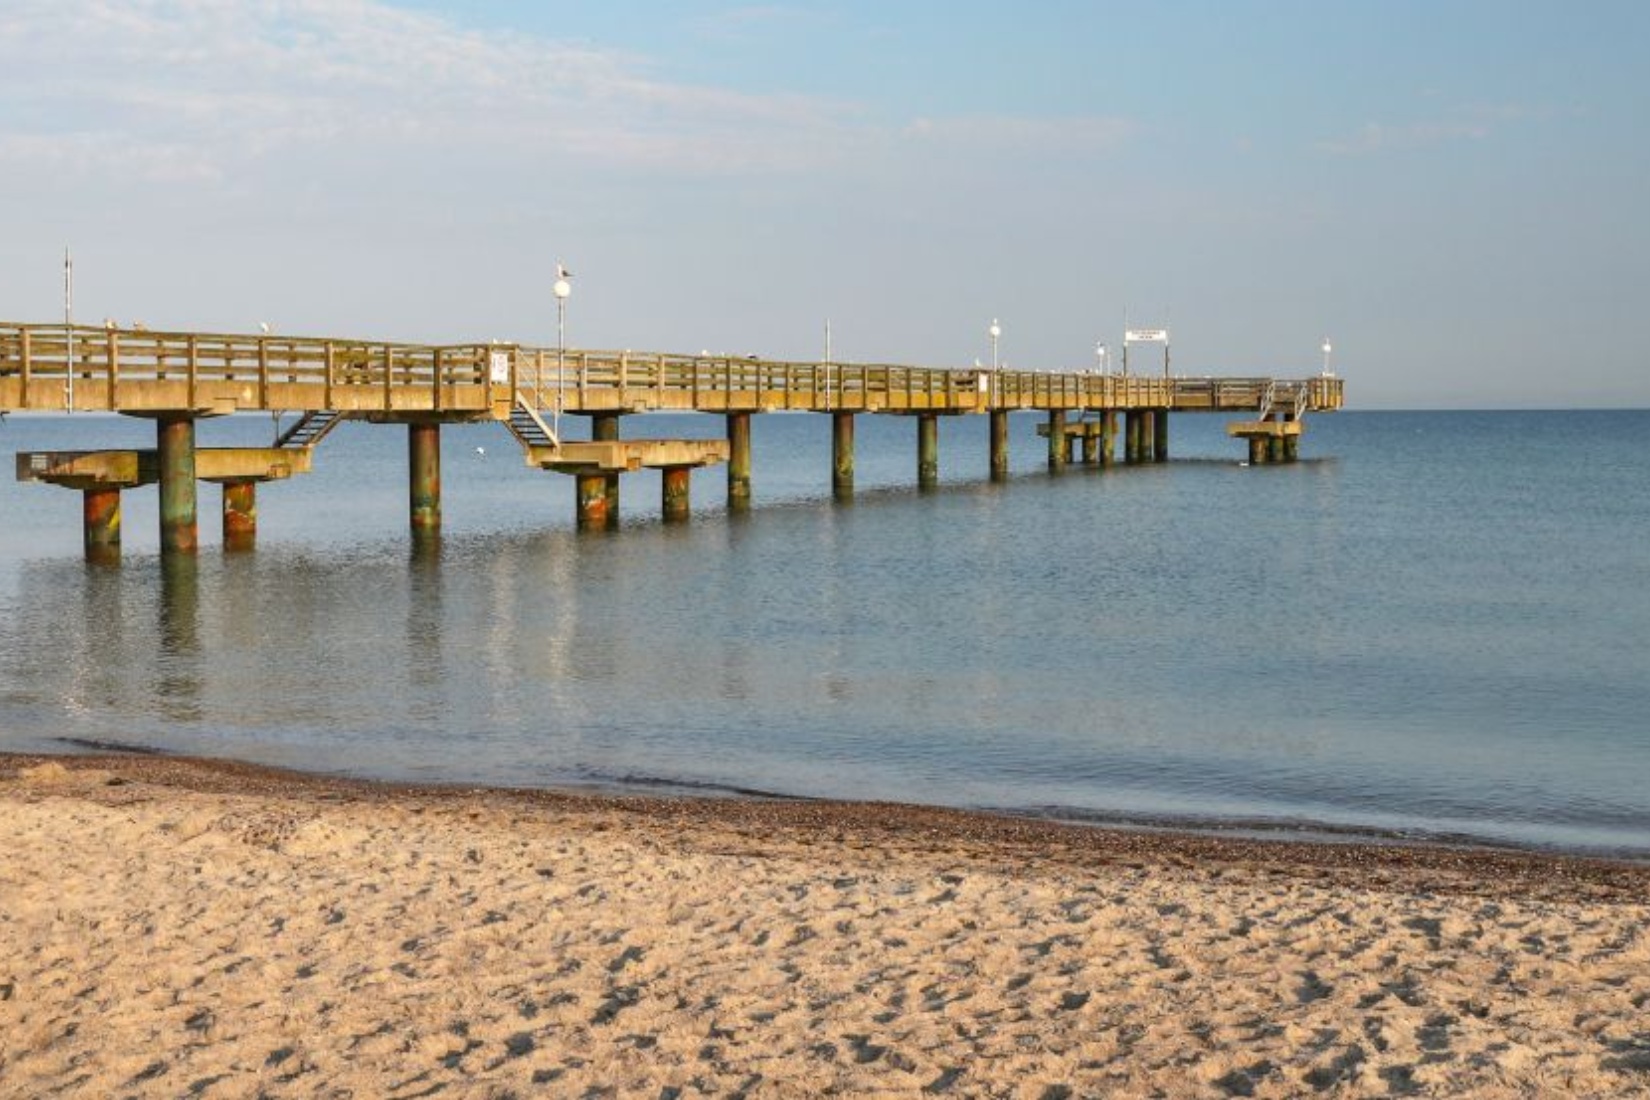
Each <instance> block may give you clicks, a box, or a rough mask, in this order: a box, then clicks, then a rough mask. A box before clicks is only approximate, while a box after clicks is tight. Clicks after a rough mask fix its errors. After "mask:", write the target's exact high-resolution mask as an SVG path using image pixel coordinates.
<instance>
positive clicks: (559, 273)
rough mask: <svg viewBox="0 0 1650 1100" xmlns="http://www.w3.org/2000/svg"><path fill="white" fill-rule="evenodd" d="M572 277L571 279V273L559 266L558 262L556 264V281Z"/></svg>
mask: <svg viewBox="0 0 1650 1100" xmlns="http://www.w3.org/2000/svg"><path fill="white" fill-rule="evenodd" d="M572 277H573V273H572V272H571V271H569V270H567V269H566V268H565V267H563V266H561V263H560V262H559V261H558V262H557V264H556V278H558V279H571V278H572Z"/></svg>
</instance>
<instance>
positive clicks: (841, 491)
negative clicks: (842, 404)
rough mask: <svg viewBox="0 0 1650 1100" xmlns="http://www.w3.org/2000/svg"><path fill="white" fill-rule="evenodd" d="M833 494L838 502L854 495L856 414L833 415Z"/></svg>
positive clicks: (836, 413) (838, 413)
mask: <svg viewBox="0 0 1650 1100" xmlns="http://www.w3.org/2000/svg"><path fill="white" fill-rule="evenodd" d="M831 492H832V494H833V495H835V496H836V498H837V499H838V500H846V499H848V498H849V497H851V496H853V495H854V414H853V413H850V412H835V413H832V414H831Z"/></svg>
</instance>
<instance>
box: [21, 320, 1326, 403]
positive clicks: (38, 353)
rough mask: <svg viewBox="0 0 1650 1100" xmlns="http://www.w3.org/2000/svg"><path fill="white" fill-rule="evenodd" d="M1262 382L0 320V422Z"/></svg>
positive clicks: (1112, 399)
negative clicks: (24, 417)
mask: <svg viewBox="0 0 1650 1100" xmlns="http://www.w3.org/2000/svg"><path fill="white" fill-rule="evenodd" d="M1272 381H1273V380H1272V379H1268V378H1153V377H1145V376H1139V375H1115V374H1097V373H1093V372H1086V371H1070V372H1043V371H1008V370H1004V371H989V370H980V369H972V370H956V369H947V368H927V367H913V366H903V365H897V364H867V363H829V364H827V363H799V362H786V361H782V360H768V359H755V358H740V357H734V356H704V355H700V356H693V355H674V354H668V353H654V352H647V353H643V352H629V351H617V352H615V351H590V350H582V349H568V350H565V351H558V350H557V349H554V348H531V347H522V346H519V345H514V344H453V345H428V344H397V343H387V342H364V341H352V340H335V339H325V338H314V337H298V336H277V335H229V334H215V333H193V332H150V331H147V330H141V329H104V328H94V327H90V326H74V327H66V326H63V325H19V324H0V411H3V410H7V409H18V408H36V409H54V408H57V409H61V408H86V409H91V408H96V409H126V410H134V409H142V410H146V411H153V410H157V409H167V408H170V409H176V410H180V411H181V410H189V409H219V410H221V411H233V410H235V409H266V410H267V409H311V408H313V409H319V408H335V409H351V410H372V409H381V410H387V411H400V412H419V411H436V412H460V413H462V412H474V413H477V414H480V415H498V410H499V408H500V407H507V406H508V405H509V404H511V403H512V402H513V399H514V394H515V393H516V391H517V390H520V391H521V392H523V393H526V394H528V395H530V397H531V399H532V400H534V401H536V402H537V404H538V406H539V407H541V408H560V409H561V410H563V411H571V412H580V411H600V410H606V409H618V410H622V411H640V410H647V409H699V410H705V411H720V410H723V409H736V408H742V409H762V410H767V409H805V410H810V411H814V412H826V411H832V410H837V409H841V410H849V411H859V410H867V411H888V412H920V411H936V412H984V411H986V410H987V409H992V408H997V409H1057V408H1065V409H1081V408H1110V409H1127V408H1170V409H1187V410H1194V409H1207V410H1219V409H1234V410H1237V409H1251V410H1252V409H1257V408H1259V407H1260V405H1261V402H1262V398H1263V395H1264V394H1265V392H1266V389H1267V387H1268V386H1269V385H1271V384H1272ZM1294 385H1298V386H1304V387H1305V392H1306V394H1307V399H1308V407H1309V408H1311V409H1314V410H1318V409H1334V408H1339V407H1340V405H1341V400H1342V389H1341V382H1340V380H1339V379H1337V378H1330V377H1327V376H1326V377H1321V378H1313V379H1309V380H1306V381H1303V382H1300V383H1295V384H1294ZM77 390H78V392H77Z"/></svg>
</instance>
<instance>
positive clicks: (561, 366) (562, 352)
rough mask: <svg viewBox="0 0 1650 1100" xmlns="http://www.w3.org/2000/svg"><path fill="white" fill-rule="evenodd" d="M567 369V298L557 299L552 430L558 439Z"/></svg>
mask: <svg viewBox="0 0 1650 1100" xmlns="http://www.w3.org/2000/svg"><path fill="white" fill-rule="evenodd" d="M566 369H567V299H566V298H557V299H556V412H555V415H554V416H553V417H551V420H552V421H553V424H552V427H551V430H552V431H553V432H554V433H555V436H556V438H557V439H560V438H561V405H562V387H563V386H564V385H565V384H566V382H565V380H564V378H563V374H564V372H565V371H566Z"/></svg>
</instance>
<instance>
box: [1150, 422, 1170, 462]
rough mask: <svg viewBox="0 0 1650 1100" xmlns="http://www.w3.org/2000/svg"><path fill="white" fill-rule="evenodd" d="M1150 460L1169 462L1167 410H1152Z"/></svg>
mask: <svg viewBox="0 0 1650 1100" xmlns="http://www.w3.org/2000/svg"><path fill="white" fill-rule="evenodd" d="M1152 460H1153V461H1155V462H1167V461H1169V410H1168V409H1153V410H1152Z"/></svg>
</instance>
